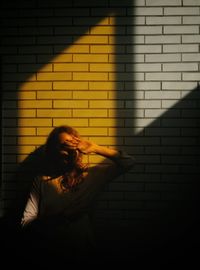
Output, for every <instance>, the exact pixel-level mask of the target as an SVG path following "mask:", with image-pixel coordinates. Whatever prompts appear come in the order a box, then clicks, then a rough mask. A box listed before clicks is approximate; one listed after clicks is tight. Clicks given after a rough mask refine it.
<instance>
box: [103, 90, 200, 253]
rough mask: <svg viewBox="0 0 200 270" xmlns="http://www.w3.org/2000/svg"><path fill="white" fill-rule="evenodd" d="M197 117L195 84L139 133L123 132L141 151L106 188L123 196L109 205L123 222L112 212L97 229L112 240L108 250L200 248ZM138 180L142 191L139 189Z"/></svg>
mask: <svg viewBox="0 0 200 270" xmlns="http://www.w3.org/2000/svg"><path fill="white" fill-rule="evenodd" d="M150 102H151V101H150ZM199 117H200V88H199V86H198V87H197V88H196V89H193V90H191V92H190V93H189V94H187V95H186V96H185V97H184V98H183V99H182V100H180V101H179V102H177V103H176V104H175V105H174V106H173V107H171V108H170V109H168V110H167V111H166V112H165V113H163V114H162V115H161V116H160V117H158V118H157V119H156V120H155V121H154V122H152V123H151V124H150V125H149V126H147V127H146V128H145V129H144V131H143V132H142V133H141V134H138V135H137V136H130V135H128V134H127V139H128V140H129V142H130V141H131V140H132V144H131V145H134V146H143V147H144V152H143V154H142V155H136V160H137V165H136V167H135V168H134V169H133V171H132V173H130V174H127V175H126V177H125V182H124V183H123V184H122V183H119V182H115V183H111V184H110V185H111V187H110V189H112V190H113V189H116V190H115V191H119V190H120V189H121V190H122V191H124V199H123V200H121V201H118V203H117V206H115V208H114V210H113V211H114V212H115V213H116V211H117V210H122V209H123V214H124V215H123V218H122V222H121V224H118V223H117V222H116V223H117V224H115V221H116V218H114V221H111V225H110V226H108V225H107V226H105V228H104V230H102V234H101V233H100V239H101V241H102V243H109V241H110V243H111V244H110V246H109V245H107V247H108V252H109V250H110V249H111V248H112V250H114V251H113V254H115V252H117V253H119V252H120V251H121V254H123V253H124V254H125V253H127V254H128V253H132V251H133V250H135V251H136V252H138V251H139V252H140V250H141V251H144V250H146V249H147V250H151V249H153V248H161V247H163V248H165V247H166V248H168V247H170V249H171V250H173V251H174V250H175V249H176V248H179V249H180V250H182V249H183V248H194V247H195V248H200V234H199V225H200V217H199V198H200V197H199V196H200V185H199V179H200V177H199V176H200V164H199V161H200V158H199V143H200V138H199V134H200V122H199ZM145 140H146V143H144V142H145ZM150 141H152V143H151V144H150ZM127 151H128V147H127ZM151 160H152V161H151ZM141 183H143V184H144V189H143V190H142V191H141V190H137V185H138V184H139V186H140V184H141ZM134 184H135V186H134ZM118 185H119V187H120V188H119V187H118ZM112 200H113V197H112V198H110V200H109V201H110V203H111V204H110V205H111V207H112ZM138 203H139V206H138ZM134 204H135V206H134ZM110 213H111V214H112V211H110ZM110 219H111V218H110Z"/></svg>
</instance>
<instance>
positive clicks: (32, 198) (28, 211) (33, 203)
mask: <svg viewBox="0 0 200 270" xmlns="http://www.w3.org/2000/svg"><path fill="white" fill-rule="evenodd" d="M39 198H40V181H39V178H35V179H34V181H33V184H32V187H31V191H30V193H29V196H28V200H27V203H26V206H25V209H24V212H23V216H22V219H21V225H22V227H24V226H26V225H28V224H29V223H30V222H32V221H33V220H35V219H36V218H37V216H38V212H39Z"/></svg>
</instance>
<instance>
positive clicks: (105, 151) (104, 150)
mask: <svg viewBox="0 0 200 270" xmlns="http://www.w3.org/2000/svg"><path fill="white" fill-rule="evenodd" d="M93 149H94V150H93V152H94V154H97V155H101V156H104V157H106V158H110V159H115V158H117V157H119V151H118V150H115V149H111V148H108V147H105V146H101V145H98V144H94V146H93Z"/></svg>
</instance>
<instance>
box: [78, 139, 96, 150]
mask: <svg viewBox="0 0 200 270" xmlns="http://www.w3.org/2000/svg"><path fill="white" fill-rule="evenodd" d="M77 141H78V145H77V150H78V151H80V152H81V153H83V154H91V153H93V152H94V151H95V148H96V147H95V146H96V144H95V143H93V142H90V141H87V140H82V139H77Z"/></svg>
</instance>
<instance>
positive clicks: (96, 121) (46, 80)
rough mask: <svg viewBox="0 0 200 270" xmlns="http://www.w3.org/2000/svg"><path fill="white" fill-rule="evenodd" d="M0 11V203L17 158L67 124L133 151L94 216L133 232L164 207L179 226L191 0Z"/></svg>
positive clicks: (191, 131)
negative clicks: (132, 159)
mask: <svg viewBox="0 0 200 270" xmlns="http://www.w3.org/2000/svg"><path fill="white" fill-rule="evenodd" d="M1 16H2V18H3V38H2V58H1V59H2V60H1V64H2V68H1V69H2V86H1V87H2V94H3V110H2V112H3V113H2V119H3V121H2V125H3V127H2V132H3V140H2V143H3V152H2V153H3V158H2V161H3V174H2V185H1V193H2V200H1V205H2V209H1V211H2V213H6V212H7V211H8V210H9V209H10V208H12V206H13V204H15V203H16V201H17V200H19V199H20V198H21V197H20V196H17V195H16V194H17V193H18V194H20V192H22V191H23V190H24V188H25V186H26V180H24V179H23V180H22V179H18V180H17V181H16V178H15V177H13V175H15V172H16V170H17V168H18V166H19V164H20V163H21V162H22V161H23V160H25V159H26V158H27V157H28V156H29V155H30V153H31V152H33V151H34V150H36V149H37V148H38V147H39V146H40V145H42V144H43V143H44V142H45V139H46V136H47V134H48V133H49V132H50V131H51V130H52V128H53V127H55V126H57V125H61V124H68V125H72V126H74V127H75V128H76V129H77V130H78V131H79V132H80V134H81V135H83V136H84V137H85V138H88V139H90V140H93V141H95V142H97V143H99V144H101V145H106V146H109V147H116V148H120V149H124V150H126V151H127V152H129V153H130V154H133V155H134V156H135V157H136V159H137V164H136V166H135V168H134V169H133V170H132V171H131V172H130V173H128V174H126V175H125V176H124V177H121V178H119V179H117V180H116V181H113V182H112V183H110V184H108V185H107V187H106V188H105V191H104V192H103V194H102V195H101V196H100V198H99V200H98V205H97V210H96V219H97V220H98V225H102V226H104V225H105V224H106V225H108V224H110V225H111V226H115V228H119V227H120V228H121V227H123V228H124V227H125V228H127V227H128V229H130V230H132V228H139V229H138V230H137V234H138V233H139V235H140V233H142V234H144V233H145V232H147V231H148V232H149V231H151V230H152V229H151V228H152V227H151V226H149V224H151V225H152V224H153V225H152V226H153V227H154V230H155V231H156V230H157V229H160V228H161V227H160V220H162V219H163V218H164V217H166V216H167V217H168V218H167V220H168V221H169V220H171V222H169V226H170V224H171V225H172V226H174V224H175V221H174V220H175V217H176V214H177V213H181V214H180V220H182V218H183V219H184V220H185V224H186V225H188V222H190V221H191V219H192V218H194V216H192V217H191V215H190V216H189V217H188V216H186V214H183V212H185V209H187V208H188V209H190V206H193V201H195V194H194V191H195V190H196V184H197V177H198V173H199V171H198V169H199V168H198V165H199V164H198V155H199V152H198V148H197V146H198V145H199V134H198V132H199V120H198V118H199V89H198V81H199V80H200V73H199V71H200V65H199V62H200V47H199V43H200V28H199V23H200V3H199V1H198V0H173V1H172V0H137V1H130V0H124V1H116V0H115V1H114V0H113V1H112V0H110V1H107V0H101V1H97V0H93V1H87V0H85V1H79V0H72V1H62V0H59V1H58V0H57V1H36V0H32V1H9V0H8V1H6V3H4V5H3V8H2V9H1ZM86 161H89V162H90V163H98V162H101V161H102V159H101V158H100V157H97V156H90V157H89V159H86ZM183 205H184V211H182V210H183ZM188 212H190V210H188ZM188 212H187V211H186V212H185V213H188ZM147 224H148V225H147ZM158 224H159V225H158ZM182 224H183V226H185V224H184V222H183V223H182ZM137 226H138V227H137ZM147 234H148V233H147ZM145 235H146V234H145Z"/></svg>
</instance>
